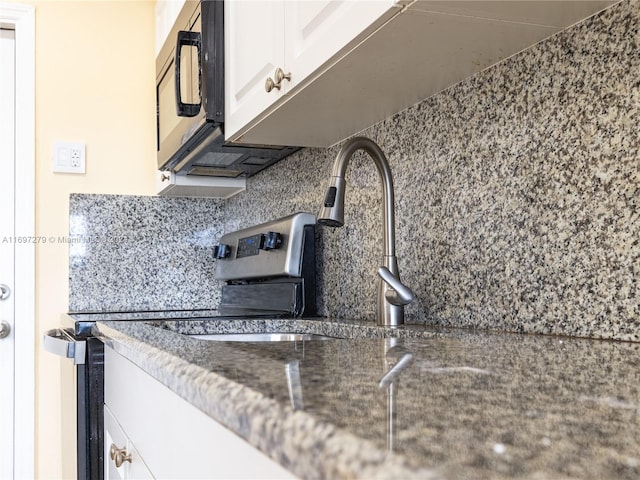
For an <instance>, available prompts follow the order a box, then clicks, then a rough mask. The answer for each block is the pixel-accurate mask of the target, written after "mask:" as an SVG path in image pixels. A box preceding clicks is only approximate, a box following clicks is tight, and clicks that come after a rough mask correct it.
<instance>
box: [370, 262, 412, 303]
mask: <svg viewBox="0 0 640 480" xmlns="http://www.w3.org/2000/svg"><path fill="white" fill-rule="evenodd" d="M378 275H379V276H380V278H382V280H384V281H385V282H386V284H387V285H389V286H390V287H391V288H392V289H393V290H387V293H386V294H385V298H386V299H387V301H388V302H389V303H390V304H392V305H397V306H400V305H408V304H410V303H411V302H413V299H414V298H415V294H414V293H413V292H412V291H411V289H410V288H409V287H407V286H405V285H403V284H402V282H401V281H400V279H399V278H398V277H396V276H395V275H394V274H393V273H391V271H390V270H389V269H388V268H387V267H380V268H379V269H378Z"/></svg>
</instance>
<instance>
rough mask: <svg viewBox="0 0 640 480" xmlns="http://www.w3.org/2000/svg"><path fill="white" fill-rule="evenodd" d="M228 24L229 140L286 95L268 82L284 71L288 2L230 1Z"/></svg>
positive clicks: (225, 20) (227, 90) (227, 87)
mask: <svg viewBox="0 0 640 480" xmlns="http://www.w3.org/2000/svg"><path fill="white" fill-rule="evenodd" d="M224 10H225V11H224V22H225V90H226V93H225V110H226V112H225V134H226V137H227V139H228V138H229V137H230V135H232V134H233V133H235V132H236V131H237V130H238V129H240V128H241V127H243V126H244V125H246V124H247V123H248V122H249V121H251V120H252V119H254V118H255V117H257V116H258V115H259V114H260V113H261V112H263V111H264V110H265V109H266V108H267V107H268V106H269V105H271V104H272V103H273V102H275V101H276V100H277V99H278V98H280V97H281V96H282V95H283V90H280V91H278V90H276V89H274V90H272V91H271V92H270V93H267V92H266V91H265V81H266V79H267V78H268V77H272V78H273V76H274V72H275V70H276V68H278V67H280V68H284V3H283V2H282V1H244V0H242V1H229V2H225V5H224Z"/></svg>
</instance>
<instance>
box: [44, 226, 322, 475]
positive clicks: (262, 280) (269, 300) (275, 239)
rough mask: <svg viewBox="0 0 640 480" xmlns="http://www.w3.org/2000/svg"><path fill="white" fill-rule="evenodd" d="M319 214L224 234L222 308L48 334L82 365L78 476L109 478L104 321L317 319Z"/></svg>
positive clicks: (219, 257) (219, 255)
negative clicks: (98, 334) (96, 333)
mask: <svg viewBox="0 0 640 480" xmlns="http://www.w3.org/2000/svg"><path fill="white" fill-rule="evenodd" d="M315 225H316V217H315V215H313V214H310V213H296V214H294V215H290V216H288V217H284V218H280V219H277V220H273V221H270V222H267V223H263V224H260V225H256V226H253V227H249V228H245V229H242V230H239V231H236V232H233V233H228V234H226V235H224V236H222V237H221V238H220V240H219V243H218V245H216V247H215V248H214V249H213V252H212V261H215V262H216V269H215V278H216V279H217V280H221V281H224V282H225V284H224V285H223V287H222V299H221V302H220V305H219V308H218V310H215V311H211V310H193V311H163V312H117V313H109V312H101V313H69V314H68V315H67V321H68V323H69V324H70V326H68V327H67V328H58V329H53V330H50V331H48V332H46V333H45V335H44V348H45V350H47V351H49V352H51V353H54V354H56V355H60V356H63V357H67V358H70V359H72V360H73V362H74V363H75V364H76V365H77V429H78V430H77V438H78V440H77V442H78V478H79V479H81V480H102V479H103V478H104V458H103V456H104V416H103V405H104V346H103V344H102V342H101V341H100V340H99V339H98V338H95V337H93V336H92V327H93V325H94V324H95V322H96V321H108V320H121V321H145V320H157V319H167V320H170V319H187V318H197V319H199V320H203V319H208V320H211V321H216V320H217V319H221V318H228V317H235V318H237V317H300V316H303V315H304V316H307V317H308V316H313V315H315V314H316V292H315V290H316V282H315V276H316V269H315V263H316V261H315Z"/></svg>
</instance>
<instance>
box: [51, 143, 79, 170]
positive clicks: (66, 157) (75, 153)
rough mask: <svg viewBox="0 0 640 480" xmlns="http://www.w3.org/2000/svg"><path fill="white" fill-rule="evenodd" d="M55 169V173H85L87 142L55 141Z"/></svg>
mask: <svg viewBox="0 0 640 480" xmlns="http://www.w3.org/2000/svg"><path fill="white" fill-rule="evenodd" d="M53 171H54V172H55V173H85V171H86V158H85V144H84V143H73V142H55V144H54V145H53Z"/></svg>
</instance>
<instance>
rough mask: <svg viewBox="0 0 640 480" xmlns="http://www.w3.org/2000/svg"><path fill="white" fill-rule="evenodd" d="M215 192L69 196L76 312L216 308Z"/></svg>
mask: <svg viewBox="0 0 640 480" xmlns="http://www.w3.org/2000/svg"><path fill="white" fill-rule="evenodd" d="M221 205H222V202H221V201H220V200H215V199H195V198H167V197H138V196H116V195H78V194H73V195H71V198H70V199H69V211H70V222H69V223H70V226H69V233H70V245H69V311H71V312H117V311H132V310H133V311H135V310H165V309H169V310H181V309H194V308H198V309H203V308H213V307H215V306H217V304H218V302H219V301H220V295H219V286H218V285H217V282H216V281H215V280H214V279H213V269H214V264H213V261H212V254H211V251H212V248H213V245H215V244H216V242H217V240H218V239H219V238H220V231H221V225H222V221H221V217H222V211H221Z"/></svg>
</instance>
